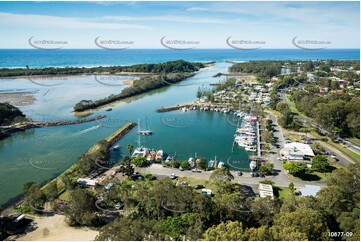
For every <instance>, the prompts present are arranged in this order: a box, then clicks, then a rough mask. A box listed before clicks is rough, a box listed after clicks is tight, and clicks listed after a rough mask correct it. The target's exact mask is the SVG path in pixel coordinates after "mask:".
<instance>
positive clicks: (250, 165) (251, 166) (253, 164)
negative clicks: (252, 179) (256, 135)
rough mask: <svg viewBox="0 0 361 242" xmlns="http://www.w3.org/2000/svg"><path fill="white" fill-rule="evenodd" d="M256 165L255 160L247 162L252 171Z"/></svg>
mask: <svg viewBox="0 0 361 242" xmlns="http://www.w3.org/2000/svg"><path fill="white" fill-rule="evenodd" d="M256 167H257V162H256V161H254V160H253V161H251V163H250V164H249V168H251V170H252V171H253V170H254V169H256Z"/></svg>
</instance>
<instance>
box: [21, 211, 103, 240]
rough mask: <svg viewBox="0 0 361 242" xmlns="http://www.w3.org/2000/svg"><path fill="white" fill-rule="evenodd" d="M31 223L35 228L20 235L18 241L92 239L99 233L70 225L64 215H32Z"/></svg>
mask: <svg viewBox="0 0 361 242" xmlns="http://www.w3.org/2000/svg"><path fill="white" fill-rule="evenodd" d="M33 219H34V221H33V222H32V225H33V226H34V227H35V228H36V229H35V230H33V231H30V232H28V233H27V234H26V235H23V236H20V237H18V238H16V239H15V240H18V241H24V240H27V241H35V240H40V241H59V240H65V241H80V240H83V241H84V240H87V241H90V240H94V239H95V237H96V236H97V235H98V234H99V232H98V231H95V230H92V229H89V228H86V227H82V228H76V227H70V226H69V225H67V224H66V223H65V221H64V219H65V216H64V215H54V216H51V217H34V218H33Z"/></svg>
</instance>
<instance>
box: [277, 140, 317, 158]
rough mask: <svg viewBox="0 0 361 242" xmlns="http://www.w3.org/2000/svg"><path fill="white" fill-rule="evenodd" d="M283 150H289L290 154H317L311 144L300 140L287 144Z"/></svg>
mask: <svg viewBox="0 0 361 242" xmlns="http://www.w3.org/2000/svg"><path fill="white" fill-rule="evenodd" d="M282 150H283V151H288V152H289V154H290V155H303V156H315V154H314V153H313V151H312V149H311V146H309V145H308V144H302V143H298V142H293V143H288V144H285V146H284V148H283V149H282Z"/></svg>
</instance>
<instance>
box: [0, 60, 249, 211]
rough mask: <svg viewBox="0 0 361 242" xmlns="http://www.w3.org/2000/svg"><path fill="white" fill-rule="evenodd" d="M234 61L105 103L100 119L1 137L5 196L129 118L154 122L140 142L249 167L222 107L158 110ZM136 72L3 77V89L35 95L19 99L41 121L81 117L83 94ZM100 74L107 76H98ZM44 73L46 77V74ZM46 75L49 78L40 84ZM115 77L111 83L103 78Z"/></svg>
mask: <svg viewBox="0 0 361 242" xmlns="http://www.w3.org/2000/svg"><path fill="white" fill-rule="evenodd" d="M229 65H230V64H228V63H225V62H220V63H217V64H215V65H213V66H211V67H209V68H207V69H205V70H203V71H200V72H198V73H197V74H196V75H195V76H194V77H191V78H189V79H187V80H185V81H182V82H181V83H178V84H176V85H171V86H167V87H163V88H161V89H158V90H154V91H151V92H148V93H146V94H143V95H140V96H137V97H134V98H130V99H128V100H127V101H124V102H118V103H116V104H113V105H112V111H111V112H107V111H105V109H106V108H103V109H101V110H99V111H97V112H95V113H93V114H92V115H93V116H94V115H102V114H104V115H107V118H106V119H105V120H102V121H94V122H91V123H84V124H79V125H70V126H62V127H51V128H40V129H33V130H28V131H26V132H23V133H18V134H15V135H13V136H12V137H10V138H7V139H4V140H2V141H0V161H1V162H0V195H1V196H0V204H4V203H6V202H8V201H9V199H11V198H14V197H16V196H17V195H19V194H20V193H21V192H22V191H23V186H24V184H25V183H27V182H30V181H34V182H44V181H45V180H47V179H50V178H52V177H54V176H56V175H58V174H60V173H61V172H63V171H64V170H65V169H67V168H68V167H70V166H71V165H72V164H73V163H74V162H76V160H77V157H79V156H81V155H82V154H83V153H85V152H86V151H87V150H88V149H89V148H90V147H91V146H92V145H94V144H95V143H96V142H98V141H100V140H102V139H104V138H105V137H106V136H108V135H109V134H111V133H112V132H114V131H115V130H116V129H117V128H119V127H121V126H122V125H123V124H125V123H126V122H128V121H134V122H137V120H138V118H140V120H141V123H142V124H143V126H145V125H147V126H148V127H150V128H151V129H152V130H153V135H152V136H147V137H144V136H142V139H141V145H142V146H145V147H148V148H152V149H155V150H157V149H163V150H164V152H165V153H168V154H170V155H174V154H176V156H177V159H179V160H187V159H188V158H189V157H194V156H195V154H197V156H202V157H205V158H207V159H208V160H210V159H214V158H215V156H217V160H218V161H224V162H226V163H227V160H228V166H229V167H230V168H233V169H237V168H243V169H248V154H247V152H245V151H244V150H243V149H239V148H237V149H236V150H235V152H234V153H232V152H231V149H232V142H233V135H234V132H235V127H234V126H232V125H231V124H230V123H229V122H227V118H228V120H229V119H231V120H232V118H231V117H229V116H228V115H231V114H223V113H216V112H202V111H189V112H181V111H173V112H168V113H156V112H155V109H156V108H159V107H164V106H170V105H176V104H182V103H187V102H191V101H194V100H195V99H196V93H197V90H198V87H201V86H205V87H208V86H209V84H210V83H214V82H218V81H219V80H222V78H223V77H217V78H214V77H212V76H213V75H214V74H216V73H218V72H223V73H224V72H227V70H228V67H229ZM134 78H137V77H136V76H126V77H119V76H114V77H113V78H112V77H110V78H109V79H106V78H103V79H101V77H99V76H98V77H96V76H93V75H89V76H77V77H66V78H51V79H48V80H36V79H33V80H29V79H26V78H18V79H4V80H2V82H1V86H0V90H1V91H2V92H9V91H29V92H33V95H34V96H35V97H36V98H37V101H36V102H35V103H34V104H32V105H29V106H24V107H21V110H23V111H24V113H25V114H26V115H29V116H31V117H32V118H33V119H35V120H39V121H58V120H70V119H77V118H79V117H76V116H75V115H74V114H73V113H72V107H73V105H74V104H75V103H76V102H78V101H79V100H82V99H98V98H101V97H104V96H108V95H110V94H114V93H119V92H120V90H121V89H122V88H124V87H125V85H121V84H122V83H123V81H124V80H129V79H134ZM99 80H101V81H100V82H99ZM41 81H42V82H41ZM36 83H43V84H46V85H47V86H39V85H37V84H36ZM104 84H110V85H104ZM136 131H137V128H135V129H133V130H132V131H131V132H130V133H128V134H127V135H126V136H125V137H124V138H123V139H122V140H120V141H119V145H120V147H121V148H120V149H119V150H118V151H112V155H111V157H112V158H111V159H112V160H113V161H117V160H119V159H121V157H122V156H123V155H126V154H127V148H126V147H127V145H128V144H132V145H133V146H135V147H136V146H138V144H137V139H138V136H137V134H136Z"/></svg>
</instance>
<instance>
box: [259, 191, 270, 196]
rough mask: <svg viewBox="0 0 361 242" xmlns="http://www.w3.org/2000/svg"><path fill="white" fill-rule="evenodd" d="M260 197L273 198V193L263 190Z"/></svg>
mask: <svg viewBox="0 0 361 242" xmlns="http://www.w3.org/2000/svg"><path fill="white" fill-rule="evenodd" d="M259 196H260V197H267V196H269V197H273V192H270V191H263V190H261V191H259Z"/></svg>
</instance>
